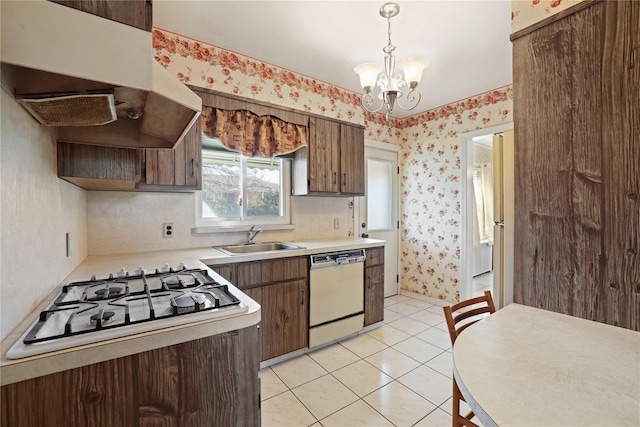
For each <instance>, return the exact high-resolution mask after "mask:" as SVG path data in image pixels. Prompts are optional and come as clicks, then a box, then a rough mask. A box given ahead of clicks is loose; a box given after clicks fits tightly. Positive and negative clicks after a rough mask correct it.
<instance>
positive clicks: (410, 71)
mask: <svg viewBox="0 0 640 427" xmlns="http://www.w3.org/2000/svg"><path fill="white" fill-rule="evenodd" d="M399 12H400V6H398V5H397V4H396V3H385V4H383V5H382V6H381V7H380V16H382V17H383V18H387V27H388V31H387V33H388V41H387V45H386V46H385V47H384V48H382V51H383V52H384V53H385V54H386V55H385V57H384V73H381V72H380V71H381V68H380V66H379V65H378V64H373V63H364V64H360V65H358V66H357V67H355V68H354V69H353V71H355V72H356V73H358V75H359V76H360V85H361V86H362V90H363V91H364V94H363V95H362V106H363V107H364V109H365V110H367V111H369V112H371V113H376V112H378V111H380V110H382V109H383V108H385V109H386V118H387V120H389V118H390V117H391V114H392V113H393V108H394V107H395V106H396V105H397V106H398V107H399V108H400V109H402V110H413V109H414V108H415V107H416V106H417V105H418V103H419V102H420V99H421V98H422V96H421V95H420V92H418V91H416V90H415V89H416V87H418V83H420V78H421V77H422V72H423V71H424V69H425V68H427V67H428V66H429V61H427V60H426V59H425V58H417V57H416V58H406V59H405V60H403V61H401V62H400V64H399V68H400V70H402V71H403V73H404V78H403V76H402V74H400V73H398V74H395V75H394V73H395V68H396V58H395V56H394V55H393V52H394V51H395V50H396V47H395V46H394V45H393V44H392V43H391V18H393V17H394V16H396V15H397V14H398V13H399ZM374 87H377V88H378V89H379V93H377V95H376V94H375V89H374ZM407 87H408V89H407ZM402 89H404V91H405V92H406V93H404V92H403V90H402ZM376 97H377V98H378V99H379V100H380V105H378V106H377V107H376V104H377V101H376V100H375V98H376ZM403 97H404V98H405V99H404V100H402V101H401V99H402V98H403Z"/></svg>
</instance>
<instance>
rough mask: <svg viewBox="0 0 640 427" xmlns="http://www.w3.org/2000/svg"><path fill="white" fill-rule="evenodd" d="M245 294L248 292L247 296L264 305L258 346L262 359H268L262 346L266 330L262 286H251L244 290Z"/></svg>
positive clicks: (259, 324) (259, 325) (259, 327)
mask: <svg viewBox="0 0 640 427" xmlns="http://www.w3.org/2000/svg"><path fill="white" fill-rule="evenodd" d="M243 292H244V293H245V294H247V296H248V297H249V298H251V299H252V300H254V301H255V302H257V303H258V304H260V306H261V307H262V313H263V314H262V316H263V319H262V320H261V321H260V323H258V327H257V329H258V343H257V346H258V348H259V349H260V352H259V353H260V361H263V360H267V358H266V357H264V354H265V351H264V349H263V348H262V346H263V338H262V332H263V330H264V326H263V325H264V324H265V323H264V306H263V298H262V288H261V287H260V288H251V289H247V290H245V291H243Z"/></svg>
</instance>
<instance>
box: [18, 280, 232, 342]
mask: <svg viewBox="0 0 640 427" xmlns="http://www.w3.org/2000/svg"><path fill="white" fill-rule="evenodd" d="M239 304H240V300H239V299H238V298H237V297H236V296H235V295H233V294H232V293H231V292H230V291H229V288H228V286H227V285H221V284H220V283H218V282H216V281H215V280H213V279H212V278H211V277H210V276H209V275H208V274H207V271H206V270H182V271H177V272H169V273H160V272H156V273H154V274H144V273H142V274H140V275H136V276H127V277H119V278H113V277H110V278H109V279H100V280H97V279H96V278H95V277H93V278H92V279H91V280H88V281H81V282H73V283H69V284H68V285H66V286H64V287H63V289H62V292H61V293H60V295H58V297H57V298H56V300H55V301H54V302H53V303H52V304H51V306H50V307H48V309H47V310H44V311H43V312H41V313H40V316H39V319H38V321H37V322H36V323H35V324H34V326H33V327H32V328H31V330H30V331H29V332H28V333H27V334H26V336H25V338H24V343H25V344H35V343H41V342H44V341H50V340H56V339H60V338H65V337H71V336H74V335H80V334H89V333H95V332H96V331H100V330H107V329H115V328H119V327H123V326H128V325H133V324H139V323H144V322H152V321H158V320H161V319H166V318H170V317H175V316H181V315H188V314H191V313H195V312H204V311H207V310H217V309H223V308H225V307H230V306H237V305H239ZM152 329H154V328H152Z"/></svg>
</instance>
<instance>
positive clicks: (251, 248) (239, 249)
mask: <svg viewBox="0 0 640 427" xmlns="http://www.w3.org/2000/svg"><path fill="white" fill-rule="evenodd" d="M216 249H219V250H220V251H222V252H224V253H226V254H228V255H238V254H251V253H255V252H271V251H286V250H291V249H305V248H304V247H302V246H298V245H294V244H291V243H282V242H269V243H251V244H243V245H231V246H218V247H217V248H216Z"/></svg>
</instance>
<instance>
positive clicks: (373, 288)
mask: <svg viewBox="0 0 640 427" xmlns="http://www.w3.org/2000/svg"><path fill="white" fill-rule="evenodd" d="M383 319H384V265H376V266H373V267H367V268H365V270H364V326H369V325H372V324H374V323H376V322H382V320H383Z"/></svg>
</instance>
